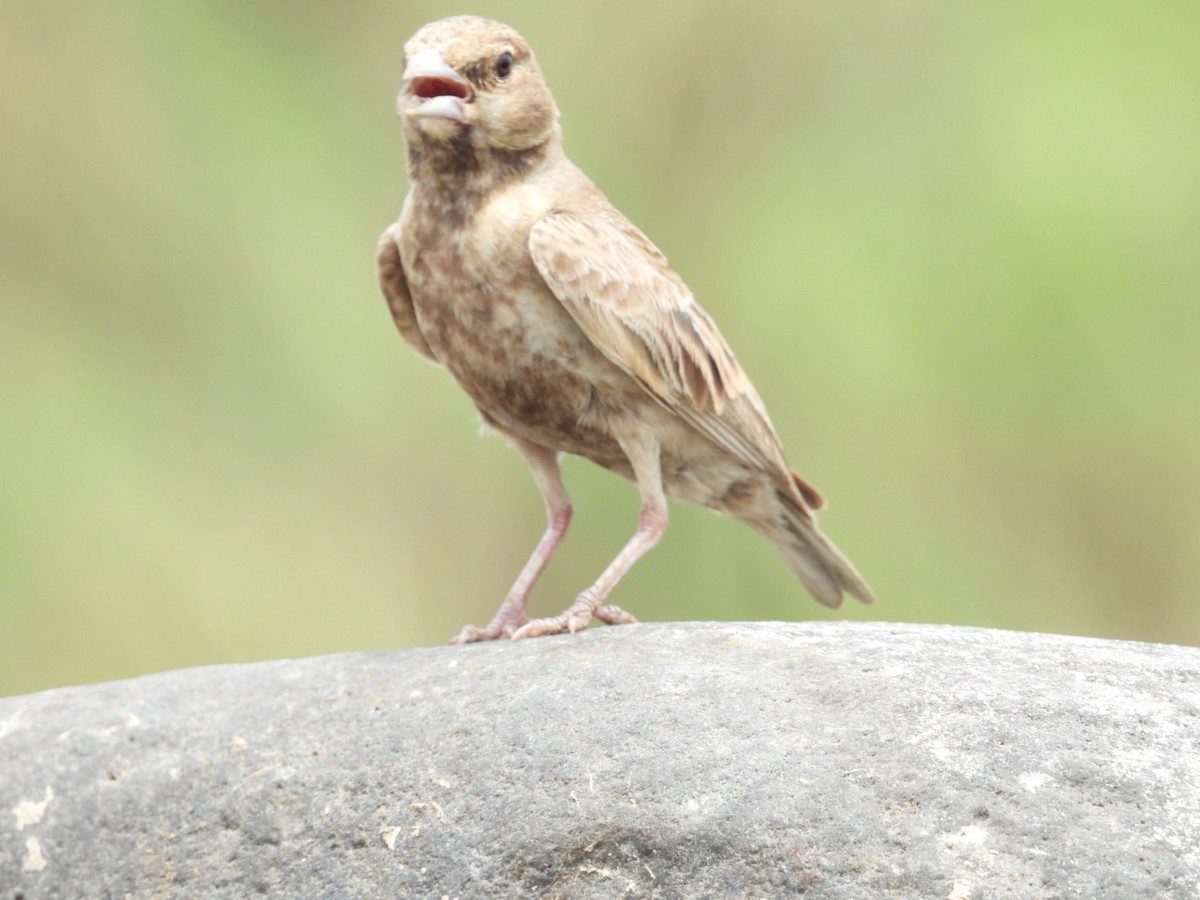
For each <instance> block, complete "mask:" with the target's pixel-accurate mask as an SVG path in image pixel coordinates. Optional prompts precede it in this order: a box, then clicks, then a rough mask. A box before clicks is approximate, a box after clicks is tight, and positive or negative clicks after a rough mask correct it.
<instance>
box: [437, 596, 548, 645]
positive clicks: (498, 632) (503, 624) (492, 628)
mask: <svg viewBox="0 0 1200 900" xmlns="http://www.w3.org/2000/svg"><path fill="white" fill-rule="evenodd" d="M506 606H507V604H505V606H501V607H500V609H499V611H498V612H497V613H496V616H495V618H493V619H492V621H491V622H489V623H488V625H487V627H486V628H479V627H477V626H475V625H464V626H463V629H462V631H460V632H459V633H458V634H457V635H455V636H454V637H452V638H451V639H450V643H452V644H474V643H478V642H479V641H495V640H498V639H500V638H504V637H513V636H514V635H515V634H516V632H517V631H518V629H520V628H521V627H522V626H524V625H526V624H528V622H529V616H527V615H525V610H524V609H520V608H517V609H509V608H506Z"/></svg>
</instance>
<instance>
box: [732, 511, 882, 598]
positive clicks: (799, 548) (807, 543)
mask: <svg viewBox="0 0 1200 900" xmlns="http://www.w3.org/2000/svg"><path fill="white" fill-rule="evenodd" d="M776 496H778V498H779V501H780V502H779V506H780V512H781V515H780V516H779V517H777V518H776V519H775V520H774V521H773V522H770V523H764V522H751V523H749V524H750V525H751V526H752V527H754V528H755V529H756V530H758V531H760V532H761V533H762V534H763V535H764V536H765V537H766V538H767V540H769V541H770V542H771V543H772V544H773V545H774V546H775V549H776V550H778V551H779V553H780V555H781V556H782V557H783V560H784V562H785V563H787V566H788V568H789V569H791V570H792V573H793V574H794V575H795V576H796V577H797V578H799V579H800V582H801V583H802V584H803V585H804V586H805V587H806V588H807V589H808V592H809V593H810V594H812V596H813V599H814V600H816V601H817V602H818V603H821V604H823V605H825V606H829V607H832V608H833V609H837V608H838V607H839V606H841V605H842V595H843V594H849V595H850V596H851V597H856V598H857V599H859V600H861V601H862V602H863V603H874V602H875V594H874V593H873V592H872V591H871V588H870V587H869V586H868V585H867V582H866V581H865V580H864V579H863V577H862V576H861V575H859V574H858V570H857V569H855V568H854V565H853V564H852V563H851V562H850V560H848V559H846V557H845V555H843V553H842V551H841V550H839V549H838V548H837V547H836V546H834V543H833V541H831V540H830V539H829V538H827V537H826V536H825V534H824V533H823V532H822V531H821V529H820V528H818V527H817V521H816V517H815V516H814V515H813V512H812V510H811V509H810V508H809V507H808V506H807V505H806V504H804V503H801V502H799V501H798V500H797V499H796V498H794V497H792V496H790V495H789V494H787V493H785V492H784V491H776Z"/></svg>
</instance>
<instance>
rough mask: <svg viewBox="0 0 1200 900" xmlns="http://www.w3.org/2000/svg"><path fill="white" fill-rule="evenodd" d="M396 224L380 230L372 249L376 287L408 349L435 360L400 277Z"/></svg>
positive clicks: (402, 273)
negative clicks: (376, 243) (375, 245)
mask: <svg viewBox="0 0 1200 900" xmlns="http://www.w3.org/2000/svg"><path fill="white" fill-rule="evenodd" d="M399 235H400V226H399V224H398V223H397V224H394V225H391V226H389V227H388V228H386V229H384V232H383V234H381V235H380V236H379V244H378V246H377V247H376V250H375V272H376V274H378V276H379V287H380V288H381V289H382V290H383V296H384V299H386V300H387V305H388V309H390V310H391V311H392V320H393V321H394V322H395V323H396V328H398V329H399V330H400V335H401V337H403V338H404V339H405V340H406V341H408V343H409V344H410V345H412V348H413V349H414V350H416V351H417V352H418V353H420V354H421V355H422V356H424V357H425V358H426V359H429V360H432V361H433V362H438V358H437V357H436V356H435V355H434V353H433V350H431V349H430V347H429V344H428V343H426V341H425V337H424V335H422V334H421V329H420V326H418V325H417V314H416V312H415V311H414V310H413V302H412V294H410V293H409V292H408V279H407V278H405V277H404V262H403V260H401V258H400V244H399V242H398V238H399Z"/></svg>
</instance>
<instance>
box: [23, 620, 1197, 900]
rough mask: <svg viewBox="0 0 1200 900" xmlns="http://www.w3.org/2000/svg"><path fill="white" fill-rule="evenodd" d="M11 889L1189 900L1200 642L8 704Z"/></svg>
mask: <svg viewBox="0 0 1200 900" xmlns="http://www.w3.org/2000/svg"><path fill="white" fill-rule="evenodd" d="M0 817H2V818H0V900H17V898H23V900H40V898H59V897H61V898H75V897H89V898H92V897H94V898H104V897H112V898H118V897H125V896H133V897H206V898H208V897H217V898H220V897H238V898H242V897H247V896H252V895H255V894H262V895H266V896H272V897H443V896H444V897H527V896H534V895H540V896H548V897H570V898H574V897H664V898H666V897H784V896H796V895H798V894H803V895H804V896H805V897H806V898H864V900H865V898H871V900H878V898H906V900H908V898H914V897H921V898H925V897H944V898H954V900H966V898H976V900H982V898H1010V897H1011V898H1027V897H1028V898H1035V897H1036V898H1051V897H1088V898H1108V897H1111V898H1121V900H1136V898H1147V900H1149V898H1155V900H1161V898H1192V897H1196V896H1200V650H1197V649H1194V648H1186V647H1176V646H1167V645H1150V644H1131V643H1118V642H1110V641H1099V640H1088V639H1080V638H1069V637H1059V636H1053V635H1044V634H1018V633H1011V632H1001V631H986V630H977V629H963V628H948V627H936V626H914V625H887V624H855V623H807V624H779V623H763V624H710V623H691V624H662V625H630V626H621V627H618V628H599V627H597V628H593V629H591V630H589V631H587V632H584V633H581V634H577V635H571V636H560V637H547V638H538V639H536V640H529V641H520V642H507V641H505V642H497V643H489V644H477V645H472V646H467V647H438V648H431V649H418V650H401V651H395V652H390V653H373V654H349V655H341V656H330V657H322V658H316V659H305V660H295V661H279V662H268V663H258V664H253V665H238V666H218V667H211V668H203V669H192V670H185V671H178V672H167V673H164V674H161V675H153V676H148V677H144V678H138V679H134V680H130V681H123V682H114V683H109V684H100V685H94V686H89V687H80V688H68V689H63V690H55V691H48V692H45V693H41V694H34V695H29V696H23V697H11V698H7V699H3V700H0Z"/></svg>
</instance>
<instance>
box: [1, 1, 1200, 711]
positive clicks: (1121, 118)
mask: <svg viewBox="0 0 1200 900" xmlns="http://www.w3.org/2000/svg"><path fill="white" fill-rule="evenodd" d="M747 9H753V10H754V14H753V15H749V14H748V13H747V12H746V10H747ZM462 11H472V12H481V13H485V14H489V15H493V16H495V17H497V18H501V19H504V20H506V21H508V22H510V23H511V24H513V25H515V26H516V27H517V28H519V29H520V30H521V31H522V32H523V33H524V34H525V35H526V37H527V38H529V40H530V41H531V43H532V44H533V46H534V47H535V49H536V51H537V53H538V55H539V58H540V61H541V64H542V68H543V70H544V71H545V73H546V74H547V77H548V79H549V80H550V83H551V86H552V88H553V89H554V91H555V95H556V98H557V100H558V103H559V106H560V107H561V108H562V110H563V115H564V132H565V135H566V141H567V148H568V151H569V152H570V153H571V155H572V156H573V158H574V159H575V161H576V162H578V163H579V164H580V165H581V166H582V167H583V168H584V169H585V170H586V171H587V172H589V174H591V175H592V177H593V178H594V179H595V180H596V181H597V182H598V183H599V184H600V185H601V187H602V188H604V189H605V190H606V192H607V193H608V194H609V196H610V197H612V199H613V200H614V201H615V202H616V203H617V205H618V206H620V207H621V208H622V209H623V210H624V211H625V212H626V213H627V214H628V215H629V216H630V217H631V218H632V219H633V220H634V221H635V222H636V223H638V224H639V225H640V226H641V227H642V228H643V229H644V230H645V231H647V232H648V233H649V234H650V235H651V237H653V238H654V239H655V240H656V241H657V242H658V243H659V245H660V246H661V247H662V248H663V249H664V251H666V252H667V254H668V255H669V256H670V257H671V259H672V261H673V262H674V264H675V265H676V267H677V268H678V269H679V270H680V271H681V272H682V273H683V274H684V276H685V277H686V278H687V280H688V282H689V283H690V285H691V286H692V288H693V289H694V291H695V292H696V294H697V296H698V297H699V298H700V300H701V302H702V303H703V304H704V305H705V306H706V307H707V308H708V310H709V311H710V312H711V313H712V314H713V315H714V317H715V318H716V319H717V321H718V322H719V323H720V325H721V327H722V329H723V331H724V333H725V335H726V337H727V338H728V339H729V341H730V342H731V344H732V345H733V346H734V348H735V349H736V350H737V352H738V354H739V357H740V358H741V360H742V362H743V364H744V365H745V367H746V368H747V369H748V370H749V372H750V374H751V376H752V377H753V378H754V379H755V381H756V383H757V385H758V387H759V390H760V392H761V393H762V394H763V396H764V398H765V399H766V401H767V404H768V406H769V407H770V409H771V414H772V417H773V419H774V421H775V424H776V426H777V427H778V429H779V431H780V434H781V436H782V437H783V440H784V444H785V446H786V447H787V449H788V452H789V457H790V459H791V461H792V463H793V465H794V466H795V467H796V468H797V469H798V470H800V471H801V472H803V473H804V474H805V475H806V476H808V477H809V478H811V480H812V481H814V482H815V483H816V484H817V485H818V486H820V487H821V489H822V490H823V491H824V492H825V493H826V494H827V495H828V496H829V497H830V498H831V501H832V503H831V508H830V510H829V511H828V512H827V513H826V514H825V515H824V516H823V517H822V523H823V525H824V527H825V528H826V530H827V531H828V532H829V533H830V534H831V535H832V536H833V537H834V538H835V540H836V541H837V542H838V543H839V544H840V545H841V546H842V547H843V548H844V549H845V550H846V551H847V553H848V554H849V555H850V556H851V557H852V558H853V559H854V560H855V561H856V563H857V564H858V565H859V567H860V568H861V569H862V571H863V572H864V574H866V575H867V577H868V578H869V579H870V581H871V582H872V584H873V585H874V587H875V590H876V591H877V593H878V595H879V598H880V602H879V604H878V605H877V606H875V607H872V608H863V607H859V606H853V607H849V608H847V609H845V610H843V611H842V612H839V613H831V612H828V611H826V610H823V609H821V608H820V607H818V606H817V605H816V604H814V603H813V602H812V601H811V600H809V599H808V598H807V596H806V595H805V593H804V592H803V590H802V589H801V588H800V586H799V585H798V584H796V583H795V582H793V581H792V579H791V576H790V575H789V574H788V571H787V569H786V568H785V567H784V566H783V564H782V563H781V562H780V561H779V560H778V559H777V558H776V556H775V554H774V552H773V551H772V550H771V549H770V548H769V547H768V546H767V545H766V544H764V543H762V542H761V541H760V540H759V539H758V538H757V536H755V535H754V534H753V533H751V532H750V531H749V530H748V529H745V528H743V527H742V526H740V525H738V524H737V523H734V522H731V521H725V520H717V519H715V518H713V517H711V516H710V515H708V514H707V513H706V512H704V511H702V510H697V509H692V508H685V507H678V506H677V507H675V508H674V509H673V519H672V524H671V528H670V530H669V531H668V535H667V538H666V540H665V541H664V542H663V544H662V545H660V547H659V548H658V549H657V550H656V551H655V552H654V553H653V554H651V555H650V556H649V557H648V558H647V559H645V560H644V561H643V562H642V564H641V565H640V566H639V567H637V568H635V570H634V571H633V573H632V574H631V575H630V576H629V577H628V578H627V579H626V580H625V581H624V582H623V583H622V585H621V586H620V588H619V591H618V595H617V597H616V598H615V599H616V600H617V601H618V602H619V603H621V604H622V605H624V606H626V607H627V608H629V609H631V610H633V611H634V612H635V613H636V614H637V615H639V616H640V617H642V618H643V619H647V620H664V619H788V620H795V619H805V618H826V617H831V616H846V617H851V618H871V619H881V620H902V621H910V622H943V623H956V624H969V625H983V626H998V627H1005V628H1017V629H1029V630H1039V631H1055V632H1067V633H1073V634H1086V635H1096V636H1103V637H1114V638H1131V639H1139V640H1151V641H1170V642H1177V643H1187V644H1198V643H1200V607H1198V606H1197V599H1198V597H1197V591H1196V584H1197V581H1198V580H1200V553H1198V552H1197V551H1198V549H1200V417H1198V412H1200V304H1198V302H1197V301H1198V300H1200V296H1198V295H1200V288H1198V285H1200V53H1197V50H1196V48H1197V46H1200V4H1195V3H1155V4H1134V3H1117V4H1095V3H1083V2H1063V3H1055V4H1044V3H1033V2H1015V3H994V4H955V3H945V2H938V3H933V2H911V3H878V2H871V3H845V2H832V0H830V2H818V3H782V2H780V3H759V4H755V5H753V6H751V7H747V6H746V5H745V4H731V3H729V2H727V0H726V2H662V3H655V4H648V3H644V2H640V3H629V2H615V3H614V2H606V3H592V4H582V3H579V4H560V5H557V6H554V7H551V6H549V5H546V4H535V3H533V2H496V3H491V4H481V5H478V6H476V7H475V8H474V9H470V10H464V9H462V8H461V7H450V6H446V5H443V4H438V3H400V2H395V0H393V2H387V3H383V2H358V3H354V4H331V3H327V2H298V0H288V2H261V0H260V2H255V3H249V4H244V3H233V2H198V3H191V4H174V3H161V2H151V0H126V2H121V3H116V4H99V3H95V2H58V3H46V2H40V0H5V2H3V3H0V116H2V119H0V160H2V161H3V163H2V166H0V373H2V377H0V401H2V404H3V406H2V409H3V418H2V420H0V463H2V465H3V481H2V482H0V694H11V693H20V692H26V691H33V690H38V689H41V688H46V687H52V686H56V685H62V684H68V683H77V682H90V681H98V680H105V679H111V678H117V677H123V676H129V675H135V674H139V673H145V672H151V671H156V670H161V669H167V668H175V667H181V666H189V665H196V664H202V663H212V662H225V661H239V660H256V659H265V658H272V657H296V656H306V655H311V654H321V653H329V652H334V651H342V650H352V649H356V650H357V649H371V648H388V647H402V646H411V645H419V644H429V643H439V642H442V641H444V640H445V639H447V638H448V637H449V636H450V635H452V634H454V633H455V632H456V631H457V630H458V628H459V627H460V626H461V625H462V624H463V623H465V622H475V623H478V624H483V623H484V622H485V621H486V620H487V619H488V618H489V617H490V616H491V614H492V612H493V610H494V608H495V606H496V604H497V603H498V602H499V600H500V599H501V598H502V596H503V595H504V592H505V591H506V589H507V588H508V586H509V584H510V582H511V580H512V578H513V577H514V576H515V575H516V572H517V571H518V569H519V568H520V566H521V564H522V563H523V562H524V560H525V557H526V555H527V554H528V552H529V550H530V549H531V548H532V546H533V544H534V542H535V541H536V539H537V537H538V536H539V535H540V533H541V529H542V526H543V519H542V509H541V501H540V499H539V497H538V495H537V492H536V490H535V489H534V487H533V485H532V483H531V482H530V479H529V477H528V475H527V473H526V472H525V470H524V468H523V466H522V464H521V462H520V461H519V459H518V458H517V456H516V455H515V454H513V453H511V452H510V451H508V450H507V449H506V448H504V446H503V445H502V443H501V442H499V441H498V440H495V439H487V440H480V439H478V438H477V437H476V431H477V428H476V424H475V417H474V414H473V411H472V408H471V406H470V404H469V403H468V401H467V400H466V398H465V396H464V395H463V394H461V393H460V392H459V390H458V389H457V388H456V387H455V386H454V384H453V383H452V382H451V380H450V379H449V377H448V376H446V375H445V373H443V372H441V371H439V370H438V369H436V368H434V367H432V366H430V365H428V364H426V363H423V362H422V361H421V360H419V359H418V357H417V356H416V355H415V354H414V353H413V352H411V351H410V350H409V348H408V347H407V346H406V345H405V344H404V343H403V341H401V340H400V338H399V337H398V336H397V335H396V334H395V332H394V329H393V327H392V325H391V323H390V320H389V318H388V316H387V313H386V311H385V307H384V303H383V301H382V299H381V298H380V297H379V295H378V290H377V287H376V285H375V283H374V272H373V253H374V245H375V240H376V236H377V235H378V233H379V231H380V230H381V229H382V228H383V227H384V226H385V225H386V224H387V223H388V222H389V221H391V220H392V219H394V218H395V216H396V214H397V213H398V211H399V208H400V203H401V200H402V198H403V196H404V193H405V190H406V185H405V180H404V170H403V145H402V139H401V133H400V128H399V125H398V123H397V122H396V120H395V118H394V115H393V112H392V104H393V98H394V94H395V91H396V88H397V86H398V83H399V76H400V70H401V64H402V61H401V47H402V44H403V42H404V40H405V39H406V38H407V37H408V36H409V35H410V34H411V33H412V32H413V31H414V30H415V29H416V28H417V27H419V26H420V25H421V24H423V23H424V22H426V21H428V20H431V19H434V18H439V17H441V16H443V15H448V14H451V13H455V12H462ZM566 469H567V478H568V482H569V484H570V486H571V488H572V492H573V494H574V497H575V500H576V506H577V516H576V522H575V526H574V530H573V532H572V534H571V536H570V538H569V539H568V541H567V542H566V544H565V545H564V546H563V548H562V550H561V553H560V555H559V556H558V557H557V558H556V559H555V562H554V564H553V565H552V566H551V568H550V570H549V571H548V572H547V574H546V576H545V578H544V579H543V581H542V583H541V585H539V590H538V591H537V592H536V593H535V595H534V603H533V607H534V610H535V612H536V613H538V614H543V615H544V614H549V613H552V612H558V611H559V610H560V609H561V608H562V607H563V606H564V605H565V604H566V603H568V602H569V601H570V600H571V599H572V598H573V597H574V594H575V592H576V591H578V590H579V589H580V588H581V587H583V586H585V585H586V584H587V583H589V582H590V581H591V579H592V578H593V577H594V575H595V574H596V573H597V572H598V571H599V570H600V568H601V567H602V566H603V565H604V564H605V563H606V562H607V561H608V560H609V558H610V557H611V556H612V554H613V553H614V552H615V551H616V550H617V548H618V547H619V546H620V545H621V544H622V543H623V542H624V541H625V540H626V538H627V537H628V536H629V534H630V533H631V531H632V528H633V526H634V523H635V518H636V514H637V506H638V501H637V495H636V492H635V491H634V489H633V488H632V486H629V485H627V484H625V483H624V482H622V481H620V480H618V479H616V478H615V477H614V476H612V475H610V474H608V473H606V472H603V471H601V470H599V469H595V468H593V467H591V466H590V465H587V464H583V463H581V462H579V461H574V460H572V461H569V462H568V464H567V467H566Z"/></svg>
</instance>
